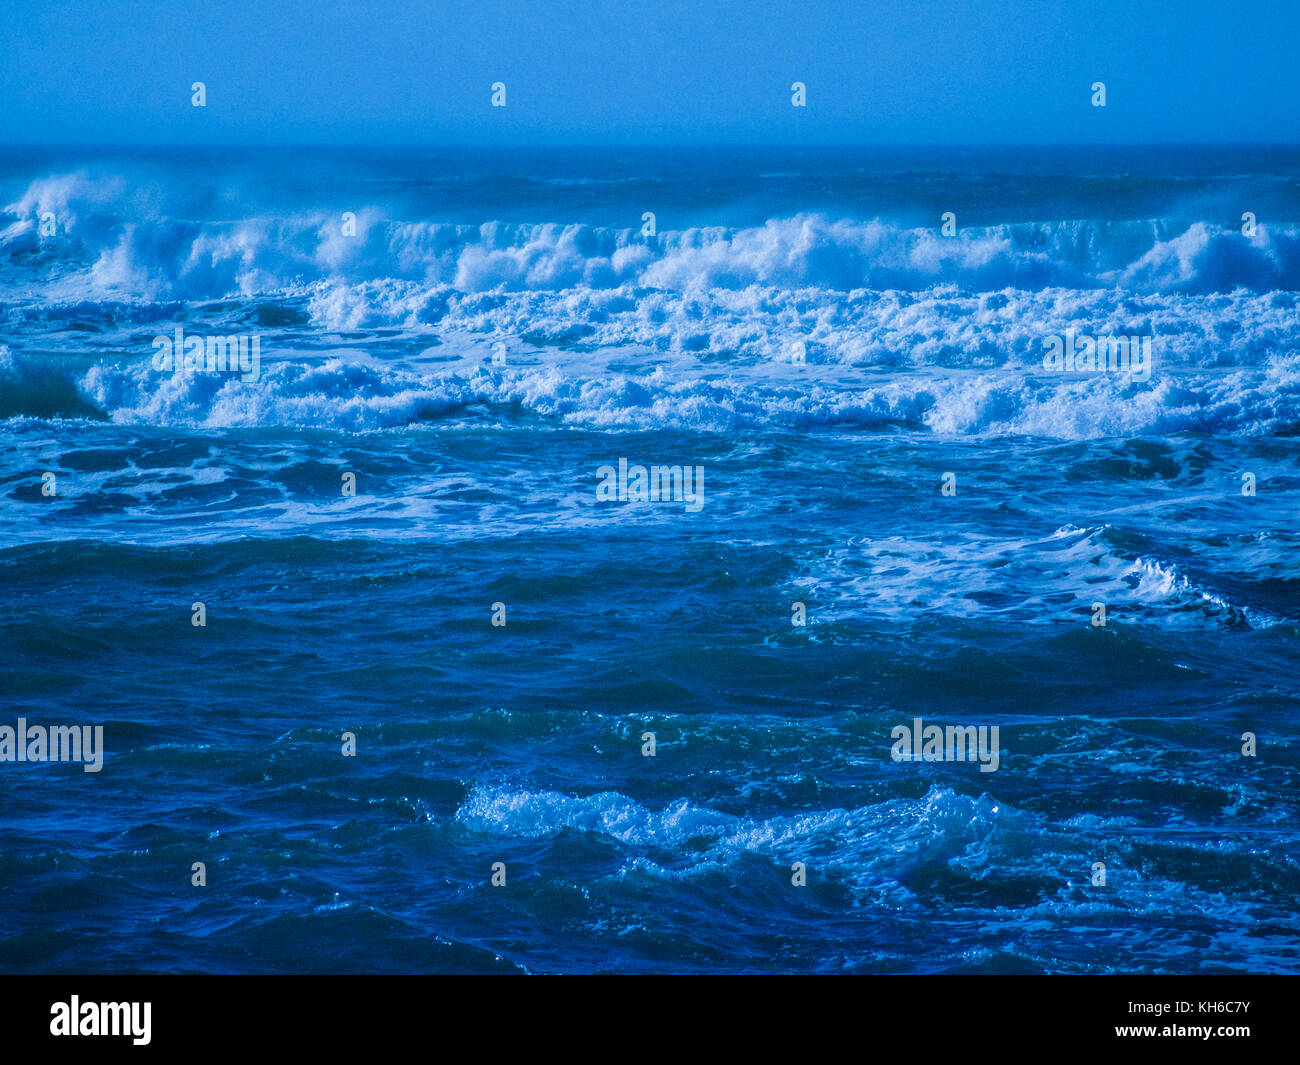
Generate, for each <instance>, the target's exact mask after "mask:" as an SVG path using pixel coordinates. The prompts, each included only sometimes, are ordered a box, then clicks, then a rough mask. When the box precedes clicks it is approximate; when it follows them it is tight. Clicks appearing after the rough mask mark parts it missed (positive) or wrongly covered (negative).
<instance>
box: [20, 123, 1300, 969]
mask: <svg viewBox="0 0 1300 1065" xmlns="http://www.w3.org/2000/svg"><path fill="white" fill-rule="evenodd" d="M0 204H4V205H5V206H4V208H3V211H2V212H0V440H2V442H3V443H2V445H0V499H2V500H3V502H2V503H0V606H2V607H3V609H2V610H0V655H2V659H3V666H2V667H0V970H3V971H6V972H28V973H39V972H114V973H116V972H178V973H179V972H238V973H252V972H456V973H462V972H520V973H522V972H531V973H556V972H558V973H660V972H691V973H696V972H699V973H704V972H740V973H771V972H782V973H785V972H789V973H794V972H818V973H940V972H944V973H1116V972H1129V973H1133V972H1141V973H1194V972H1200V973H1208V972H1213V973H1228V972H1263V973H1284V972H1289V973H1295V972H1300V917H1298V916H1297V913H1298V910H1300V843H1298V842H1297V811H1298V810H1300V562H1298V557H1300V556H1298V554H1297V548H1298V547H1300V529H1298V528H1297V519H1298V518H1300V506H1298V505H1297V500H1298V499H1300V314H1298V313H1297V295H1298V293H1300V150H1298V149H1295V148H1267V147H1240V148H1223V147H1219V148H1213V149H1208V148H1207V149H1196V148H1178V149H1174V148H1167V149H1143V148H1125V149H1096V148H1093V149H1086V148H1078V149H1009V148H1008V149H998V150H993V149H965V150H957V149H945V150H940V149H934V150H920V149H912V150H903V149H894V150H886V149H872V150H867V149H861V150H858V149H853V150H850V149H820V150H799V149H777V148H773V149H762V150H760V149H715V150H705V149H683V148H672V149H666V148H665V149H650V148H646V149H626V148H613V149H608V150H596V149H590V148H588V149H580V150H579V149H575V150H572V151H543V150H525V149H516V150H506V149H494V150H471V149H458V150H454V151H453V150H445V151H435V150H428V151H414V150H396V149H394V150H380V149H365V150H361V149H354V150H343V149H338V150H324V149H311V150H288V149H285V150H270V149H265V150H258V149H231V150H215V149H195V150H180V149H170V150H137V151H124V150H102V151H89V150H60V149H35V148H28V149H18V148H5V149H0ZM194 338H197V341H195V343H194V344H191V343H190V342H191V341H192V340H194ZM1115 338H1121V339H1122V340H1123V341H1124V344H1123V346H1119V345H1117V344H1116V343H1115ZM178 342H179V343H178ZM182 353H183V357H181V358H180V359H177V358H176V357H174V356H177V355H181V354H182ZM1139 353H1141V354H1139ZM1125 354H1128V355H1130V356H1131V361H1130V362H1129V363H1127V364H1125V363H1124V361H1123V359H1122V358H1121V356H1123V355H1125ZM191 355H193V356H194V358H193V359H191ZM1067 356H1068V361H1067ZM1053 360H1056V361H1053ZM1108 360H1109V361H1108ZM178 362H179V363H180V366H179V369H178V368H177V363H178ZM651 495H653V497H654V498H650V497H651ZM20 719H21V725H20ZM58 725H67V726H83V727H85V728H86V729H88V730H89V729H92V728H94V727H102V747H101V748H100V749H99V756H100V757H101V758H102V762H101V764H100V765H99V766H98V767H92V766H90V765H89V763H88V762H87V764H84V765H83V764H75V760H73V759H65V760H62V761H59V760H55V759H53V757H52V753H53V750H54V747H53V745H52V744H51V747H50V749H49V750H48V751H47V752H46V753H47V755H51V757H47V758H46V759H45V760H44V761H42V760H41V758H40V757H39V756H40V750H39V749H38V748H37V749H33V748H29V747H25V746H24V743H23V742H22V741H21V740H20V736H23V735H27V734H30V730H31V729H32V728H34V727H41V728H53V727H54V726H58ZM935 726H937V727H938V733H935V732H933V729H934V727H935ZM5 727H7V728H9V729H10V730H12V731H11V734H10V735H11V739H10V745H9V748H8V755H9V757H7V758H6V757H5V755H6V748H5V733H4V731H3V729H4V728H5ZM24 729H25V730H27V732H26V733H23V732H22V730H24ZM967 730H969V731H967ZM82 735H84V736H85V738H86V743H87V744H88V745H89V743H90V742H91V737H93V735H94V733H93V732H91V731H86V732H84V733H83V734H82ZM934 735H941V736H942V740H941V741H940V742H937V743H935V744H930V742H929V740H928V739H927V737H931V736H934ZM954 735H955V737H956V743H955V744H954V742H953V740H954ZM976 735H978V737H979V742H978V745H977V744H976V742H975V740H974V737H975V736H976ZM966 738H969V739H970V743H969V744H966V745H965V746H963V742H964V739H966ZM20 751H21V752H22V754H23V756H24V758H23V760H19V752H20ZM64 753H68V752H67V750H66V749H65V751H64ZM82 753H83V756H84V755H85V751H83V752H82ZM29 754H35V755H37V757H34V758H27V757H26V755H29ZM88 769H93V770H94V771H89V772H88V771H87V770H88Z"/></svg>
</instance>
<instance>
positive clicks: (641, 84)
mask: <svg viewBox="0 0 1300 1065" xmlns="http://www.w3.org/2000/svg"><path fill="white" fill-rule="evenodd" d="M195 81H203V82H205V84H206V87H207V107H206V108H196V107H192V106H191V103H190V95H191V94H190V86H191V84H192V83H193V82H195ZM496 81H501V82H504V83H505V85H506V101H507V106H506V107H504V108H493V107H491V106H490V97H491V85H492V83H493V82H496ZM795 81H801V82H804V83H805V84H806V85H807V102H808V105H807V107H805V108H795V107H792V106H791V102H790V98H791V84H792V83H793V82H795ZM1094 81H1103V82H1105V83H1106V92H1107V106H1106V107H1105V108H1104V109H1103V108H1094V107H1092V106H1091V105H1090V97H1091V85H1092V83H1093V82H1094ZM0 123H3V125H2V127H0V142H3V143H29V142H42V143H49V142H67V143H107V144H118V143H142V144H157V143H187V144H189V143H195V144H197V143H214V144H234V143H252V144H263V143H290V144H296V143H346V144H370V143H373V144H408V143H409V144H445V143H449V142H450V143H469V144H490V143H529V144H536V143H556V144H579V143H610V144H615V143H617V144H673V143H700V142H705V143H792V144H798V143H809V144H812V143H861V144H879V143H886V144H893V143H920V144H951V143H998V142H1018V143H1053V142H1055V143H1061V142H1092V141H1103V142H1104V141H1109V142H1163V141H1285V142H1295V141H1297V140H1300V4H1298V3H1297V2H1296V0H1270V2H1263V0H1076V2H1056V0H894V2H891V3H877V2H874V0H842V2H835V3H832V2H823V0H749V2H743V3H741V2H735V3H732V2H725V0H682V2H679V0H636V2H630V0H513V2H505V0H440V2H427V3H422V2H420V0H401V2H386V0H378V2H373V0H372V2H367V3H361V2H356V0H349V2H340V0H264V2H258V3H254V2H251V0H240V2H231V0H208V2H205V3H193V2H185V3H181V2H177V0H171V2H167V3H152V2H141V0H134V2H125V0H79V2H63V0H0Z"/></svg>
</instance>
